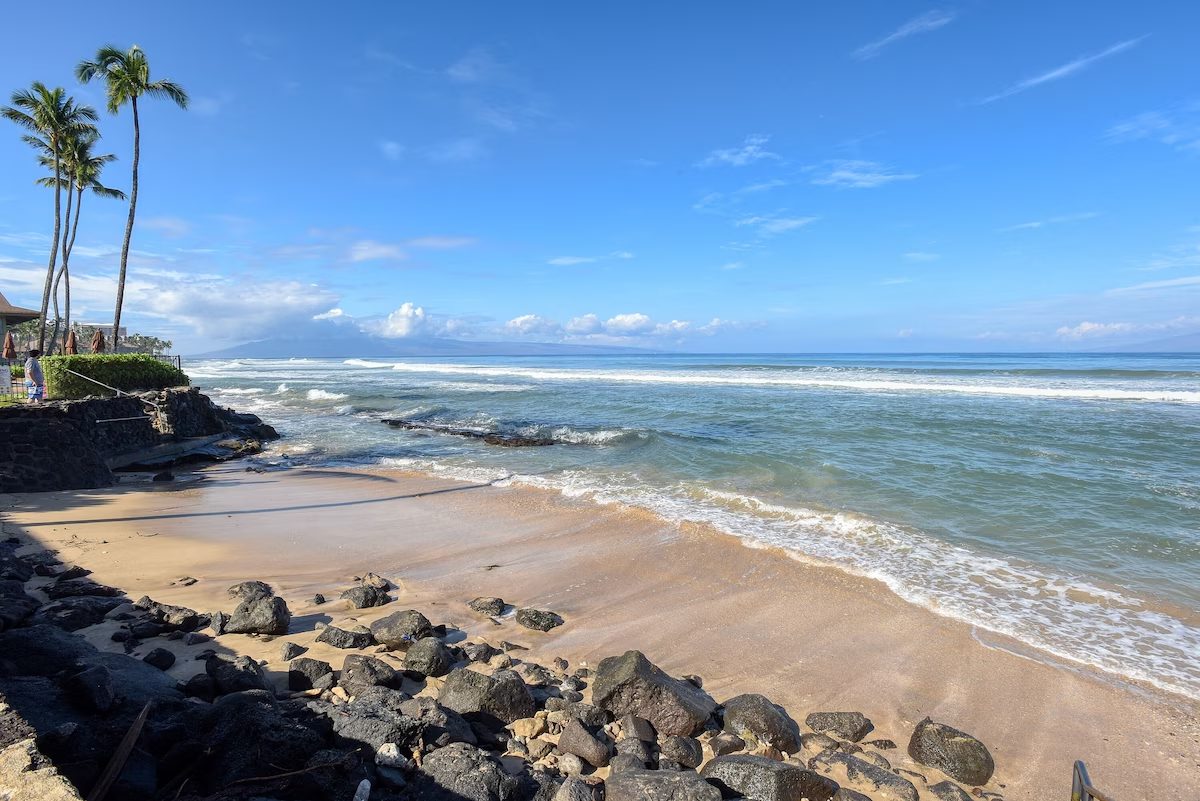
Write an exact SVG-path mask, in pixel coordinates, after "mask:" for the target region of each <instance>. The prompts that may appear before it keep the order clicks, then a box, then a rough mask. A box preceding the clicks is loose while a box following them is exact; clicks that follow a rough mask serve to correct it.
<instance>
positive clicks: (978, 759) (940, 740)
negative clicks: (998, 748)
mask: <svg viewBox="0 0 1200 801" xmlns="http://www.w3.org/2000/svg"><path fill="white" fill-rule="evenodd" d="M908 755H909V756H910V757H912V758H913V759H914V760H916V761H917V762H919V763H921V764H922V765H929V766H931V767H934V768H937V769H938V770H940V771H942V772H943V773H945V774H946V775H947V776H950V777H952V778H954V779H957V780H958V781H960V782H962V783H963V784H970V785H982V784H987V781H988V779H990V778H992V773H993V771H995V769H996V765H995V763H994V762H993V761H992V755H991V754H990V753H989V752H988V749H987V746H985V745H984V744H983V743H981V742H980V741H979V740H977V739H975V738H974V737H972V736H971V735H969V734H967V733H966V732H962V731H959V730H958V729H955V728H953V727H952V726H947V725H946V724H944V723H934V722H933V720H931V719H930V718H925V719H924V720H922V721H921V722H920V723H918V724H917V727H916V729H914V730H913V734H912V739H910V740H909V741H908Z"/></svg>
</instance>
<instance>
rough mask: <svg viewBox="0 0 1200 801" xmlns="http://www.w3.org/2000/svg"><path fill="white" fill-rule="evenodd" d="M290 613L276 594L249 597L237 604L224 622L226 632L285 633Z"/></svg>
mask: <svg viewBox="0 0 1200 801" xmlns="http://www.w3.org/2000/svg"><path fill="white" fill-rule="evenodd" d="M291 622H292V613H291V612H290V611H289V610H288V606H287V603H286V602H285V601H284V600H283V599H282V598H280V597H279V596H278V595H272V596H269V597H267V598H261V597H251V598H248V599H246V600H244V601H242V602H241V603H239V604H238V605H237V607H236V608H235V609H234V610H233V614H231V615H230V616H229V621H228V622H227V623H226V624H225V633H226V634H287V630H288V625H289V624H291Z"/></svg>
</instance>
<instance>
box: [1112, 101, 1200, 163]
mask: <svg viewBox="0 0 1200 801" xmlns="http://www.w3.org/2000/svg"><path fill="white" fill-rule="evenodd" d="M1108 139H1109V140H1110V141H1113V142H1136V141H1139V140H1151V141H1155V142H1161V143H1162V144H1164V145H1167V146H1168V147H1172V148H1175V149H1176V150H1181V151H1184V152H1189V153H1197V152H1200V103H1191V104H1189V105H1186V106H1183V107H1182V108H1176V109H1172V110H1170V111H1147V112H1144V113H1142V114H1138V115H1137V116H1135V117H1131V118H1130V119H1127V120H1124V121H1122V122H1119V123H1117V124H1116V125H1113V126H1112V127H1111V128H1109V129H1108Z"/></svg>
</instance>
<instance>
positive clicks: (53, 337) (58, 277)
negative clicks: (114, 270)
mask: <svg viewBox="0 0 1200 801" xmlns="http://www.w3.org/2000/svg"><path fill="white" fill-rule="evenodd" d="M74 186H75V184H74V182H72V183H71V185H70V186H68V187H67V216H66V225H64V226H63V238H62V266H61V267H59V268H58V272H57V273H56V274H55V276H54V288H53V289H51V290H50V297H51V298H52V299H53V301H54V332H53V333H52V334H50V348H51V349H53V348H54V346H55V344H56V343H57V342H58V329H59V326H61V325H62V316H61V315H60V314H59V311H58V285H59V283H60V282H61V281H62V277H63V272H64V271H65V270H66V269H67V258H68V256H69V254H70V248H68V247H67V232H68V231H70V230H71V201H72V200H73V199H74V197H75V193H74V192H73V191H72V190H73V189H74Z"/></svg>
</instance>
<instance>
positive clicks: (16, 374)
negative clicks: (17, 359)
mask: <svg viewBox="0 0 1200 801" xmlns="http://www.w3.org/2000/svg"><path fill="white" fill-rule="evenodd" d="M8 369H9V372H10V373H11V374H12V377H13V378H24V377H25V368H24V367H21V366H20V365H18V364H14V365H12V366H11V367H9V368H8Z"/></svg>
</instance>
